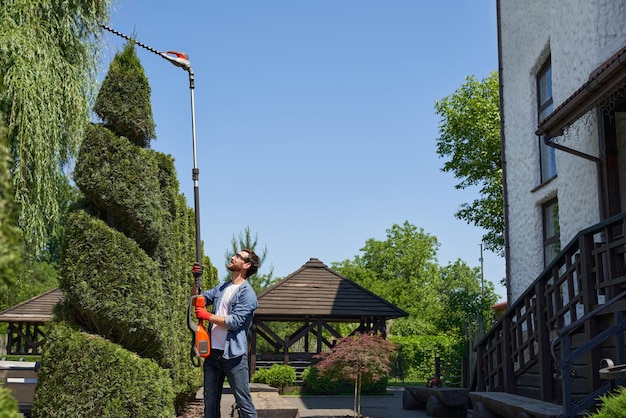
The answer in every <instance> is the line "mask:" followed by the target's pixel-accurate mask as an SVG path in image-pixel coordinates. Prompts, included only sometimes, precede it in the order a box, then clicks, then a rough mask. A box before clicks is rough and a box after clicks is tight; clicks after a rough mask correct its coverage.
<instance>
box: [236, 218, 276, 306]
mask: <svg viewBox="0 0 626 418" xmlns="http://www.w3.org/2000/svg"><path fill="white" fill-rule="evenodd" d="M258 241H259V235H258V234H254V237H252V232H251V231H250V227H246V229H245V230H244V232H243V233H241V232H240V233H239V237H237V238H235V236H234V235H233V238H232V240H231V241H230V244H231V248H230V250H228V251H226V254H224V258H225V265H228V264H229V263H230V258H231V257H232V256H233V255H235V254H237V253H238V252H239V251H241V250H242V249H244V248H250V249H251V250H254V252H255V253H256V254H257V255H258V256H259V271H260V270H261V266H262V265H263V263H264V262H265V259H266V258H267V253H268V250H267V245H266V246H265V247H263V250H262V251H257V245H258ZM224 280H230V276H229V275H228V276H226V277H225V278H224ZM277 280H278V278H275V277H274V266H271V267H270V270H269V272H268V273H266V274H260V273H259V272H257V273H256V274H254V275H252V276H250V277H249V278H248V282H249V283H250V285H251V286H252V288H253V289H254V291H255V292H256V293H257V294H259V293H261V292H262V291H263V290H265V289H267V288H268V287H270V286H271V285H272V284H273V283H274V282H276V281H277Z"/></svg>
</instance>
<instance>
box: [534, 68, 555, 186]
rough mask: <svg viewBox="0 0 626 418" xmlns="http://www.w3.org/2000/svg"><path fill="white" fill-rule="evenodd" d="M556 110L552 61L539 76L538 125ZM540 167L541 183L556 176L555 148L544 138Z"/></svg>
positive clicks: (541, 138)
mask: <svg viewBox="0 0 626 418" xmlns="http://www.w3.org/2000/svg"><path fill="white" fill-rule="evenodd" d="M553 110H554V103H553V102H552V65H551V63H550V59H549V58H548V62H547V63H546V65H544V67H543V68H542V69H541V71H540V72H539V74H538V75H537V119H538V120H537V123H539V122H541V121H542V120H543V119H545V117H546V116H548V115H549V114H550V113H551V112H552V111H553ZM539 167H540V171H541V179H540V180H541V183H545V182H546V181H548V180H550V179H551V178H552V177H554V176H556V159H555V157H554V148H552V147H549V146H547V145H546V144H545V142H544V139H543V136H541V137H539Z"/></svg>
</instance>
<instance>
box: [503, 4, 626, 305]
mask: <svg viewBox="0 0 626 418" xmlns="http://www.w3.org/2000/svg"><path fill="white" fill-rule="evenodd" d="M496 4H497V9H498V31H499V33H498V38H499V64H500V68H499V72H500V82H501V94H500V97H501V120H502V122H501V123H502V130H501V135H502V152H503V180H504V181H503V182H504V188H505V189H504V197H505V217H506V219H505V225H506V233H505V234H506V235H505V236H506V258H507V282H508V292H509V295H508V296H509V301H510V302H512V301H515V300H516V299H517V298H519V297H520V296H521V295H522V294H523V292H524V291H525V290H526V289H527V288H528V287H529V286H530V285H531V284H532V283H533V282H534V281H535V279H536V278H537V277H538V276H539V275H540V274H541V273H542V272H543V271H544V270H545V269H546V267H548V266H549V265H550V263H551V261H552V260H553V259H554V258H555V257H556V256H557V254H558V253H559V252H560V251H561V249H562V248H564V247H565V246H566V245H567V244H568V243H569V242H570V241H571V240H572V239H574V238H575V237H576V236H577V234H579V233H580V232H581V231H582V230H584V229H585V228H587V227H589V226H591V225H594V224H598V223H599V222H601V221H602V220H604V219H607V218H610V217H611V216H614V215H617V214H619V213H621V212H622V208H624V207H626V202H625V199H626V108H625V106H624V103H623V101H624V97H625V96H626V95H625V94H624V90H625V88H624V85H625V84H626V69H625V66H626V62H625V63H624V64H622V61H625V60H626V53H625V50H624V47H625V46H626V1H624V0H567V1H566V0H541V1H539V0H524V1H518V0H497V2H496ZM609 76H610V80H608V78H609Z"/></svg>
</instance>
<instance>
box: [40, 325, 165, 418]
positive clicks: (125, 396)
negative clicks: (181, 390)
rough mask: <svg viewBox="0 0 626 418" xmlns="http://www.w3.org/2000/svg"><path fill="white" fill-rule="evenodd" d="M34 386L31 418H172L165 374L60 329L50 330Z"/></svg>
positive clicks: (101, 343) (119, 350) (112, 348)
mask: <svg viewBox="0 0 626 418" xmlns="http://www.w3.org/2000/svg"><path fill="white" fill-rule="evenodd" d="M37 384H38V387H37V396H36V397H35V408H34V416H35V417H100V418H105V417H111V418H118V417H159V418H171V417H173V416H174V415H175V412H174V390H173V387H172V379H171V378H170V376H169V373H168V371H167V370H164V369H162V368H161V367H159V365H158V364H157V363H156V362H154V361H152V360H148V359H144V358H141V357H139V356H138V355H136V354H135V353H132V352H130V351H128V350H125V349H123V348H121V347H120V346H119V345H116V344H113V343H111V342H110V341H107V340H105V339H104V338H102V337H100V336H96V335H93V334H87V333H84V332H80V331H77V330H76V329H73V328H72V327H70V326H68V325H67V324H63V323H57V324H54V325H52V326H51V327H50V331H49V334H48V339H47V340H46V349H45V350H44V353H43V356H42V366H41V368H40V370H39V373H38V383H37Z"/></svg>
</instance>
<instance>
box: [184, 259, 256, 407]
mask: <svg viewBox="0 0 626 418" xmlns="http://www.w3.org/2000/svg"><path fill="white" fill-rule="evenodd" d="M227 268H228V270H230V272H231V280H230V282H226V283H223V284H220V285H217V286H216V287H214V288H213V289H211V290H207V291H205V292H202V295H203V296H204V298H205V301H206V303H205V306H209V305H213V308H212V312H208V311H207V310H206V309H205V308H200V307H196V317H197V318H198V319H202V320H205V321H209V322H210V324H209V326H210V333H211V353H210V355H209V357H207V358H206V359H205V360H204V418H219V417H220V402H221V399H222V386H223V384H224V378H225V377H227V378H228V383H229V384H230V387H231V388H232V390H233V393H234V395H235V400H236V402H237V407H238V408H239V410H240V412H241V414H242V415H243V417H245V418H257V412H256V409H255V408H254V404H253V403H252V396H251V395H250V384H249V381H250V372H249V370H248V335H247V334H248V330H249V329H250V324H251V323H252V316H253V314H254V310H255V309H256V308H257V306H258V301H257V298H256V294H255V293H254V290H253V289H252V286H251V285H250V283H248V280H247V278H248V277H250V276H252V275H253V274H254V273H256V272H257V270H258V268H259V257H258V256H257V255H256V254H255V253H254V251H252V250H251V249H248V248H245V249H243V250H241V251H240V252H239V253H237V254H235V255H234V256H232V257H231V259H230V263H229V264H228V266H227ZM192 273H193V274H194V275H197V274H201V273H202V266H201V265H199V264H198V263H196V264H194V266H193V269H192Z"/></svg>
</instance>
